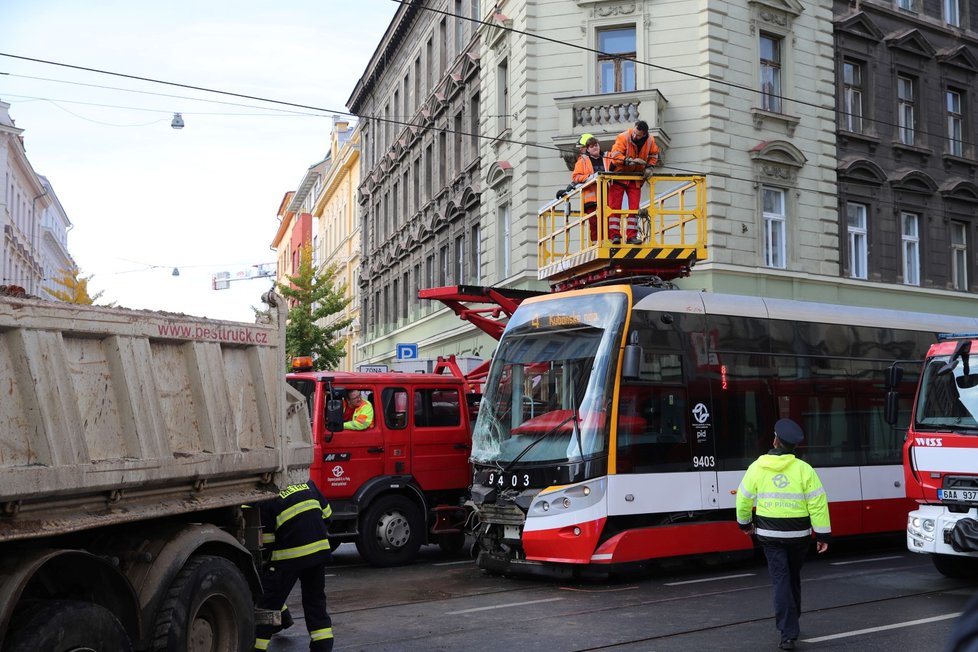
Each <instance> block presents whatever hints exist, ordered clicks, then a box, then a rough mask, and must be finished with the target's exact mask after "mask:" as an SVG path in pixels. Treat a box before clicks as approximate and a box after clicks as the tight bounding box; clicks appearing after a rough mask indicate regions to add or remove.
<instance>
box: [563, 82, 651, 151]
mask: <svg viewBox="0 0 978 652" xmlns="http://www.w3.org/2000/svg"><path fill="white" fill-rule="evenodd" d="M554 104H556V105H557V109H558V111H559V116H558V121H557V135H556V136H554V143H555V144H556V145H557V146H558V147H560V148H561V149H565V150H568V151H571V152H572V153H571V158H570V161H571V166H573V161H574V159H576V158H577V152H576V147H575V146H576V145H577V141H578V139H579V138H580V137H581V134H582V133H590V134H594V135H595V136H596V137H597V138H598V140H600V141H602V149H608V150H610V149H611V144H612V142H613V141H614V138H615V136H617V135H618V134H620V133H621V132H623V131H625V129H627V128H629V127H631V126H633V125H634V124H635V122H636V121H637V120H645V121H646V122H647V123H649V131H650V132H651V133H652V134H653V135H655V140H656V143H658V145H659V147H660V148H662V149H667V148H668V145H669V137H668V136H667V135H666V133H665V131H664V130H663V126H664V122H665V109H666V104H668V102H667V101H666V98H664V97H663V96H662V93H660V92H659V91H658V90H656V89H654V88H653V89H648V90H641V91H632V92H630V93H605V94H601V95H575V96H573V97H558V98H555V99H554Z"/></svg>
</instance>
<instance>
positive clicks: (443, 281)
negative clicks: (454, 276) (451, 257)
mask: <svg viewBox="0 0 978 652" xmlns="http://www.w3.org/2000/svg"><path fill="white" fill-rule="evenodd" d="M451 273H452V270H451V267H450V266H449V264H448V245H442V246H441V249H439V250H438V285H439V286H441V287H444V286H446V285H448V284H449V282H450V281H449V279H450V274H451Z"/></svg>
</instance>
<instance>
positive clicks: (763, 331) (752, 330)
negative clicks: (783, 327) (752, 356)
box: [707, 315, 770, 352]
mask: <svg viewBox="0 0 978 652" xmlns="http://www.w3.org/2000/svg"><path fill="white" fill-rule="evenodd" d="M709 322H710V323H709V328H708V330H707V332H708V333H709V336H710V337H711V338H713V339H715V340H716V348H717V349H719V350H721V351H764V352H767V351H769V350H770V341H769V340H770V328H769V327H768V324H769V322H768V321H767V320H764V319H757V318H756V317H741V316H738V315H710V316H709Z"/></svg>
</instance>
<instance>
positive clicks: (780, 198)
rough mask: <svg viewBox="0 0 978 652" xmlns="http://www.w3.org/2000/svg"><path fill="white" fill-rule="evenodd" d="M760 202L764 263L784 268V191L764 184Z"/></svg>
mask: <svg viewBox="0 0 978 652" xmlns="http://www.w3.org/2000/svg"><path fill="white" fill-rule="evenodd" d="M761 192H762V199H761V201H762V204H763V213H764V264H765V265H767V266H768V267H775V268H777V269H784V268H785V267H786V266H787V250H786V243H785V227H786V224H785V221H786V215H785V194H786V193H785V191H784V190H782V189H780V188H769V187H767V186H764V187H763V188H762V190H761Z"/></svg>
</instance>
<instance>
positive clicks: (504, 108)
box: [496, 59, 509, 132]
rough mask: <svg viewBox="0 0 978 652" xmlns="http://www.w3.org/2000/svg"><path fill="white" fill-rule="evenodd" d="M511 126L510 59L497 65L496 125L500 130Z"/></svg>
mask: <svg viewBox="0 0 978 652" xmlns="http://www.w3.org/2000/svg"><path fill="white" fill-rule="evenodd" d="M508 126H509V61H508V60H507V59H503V60H502V61H501V62H500V63H499V65H498V66H496V127H497V128H498V130H499V131H500V132H503V131H505V130H506V128H507V127H508Z"/></svg>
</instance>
